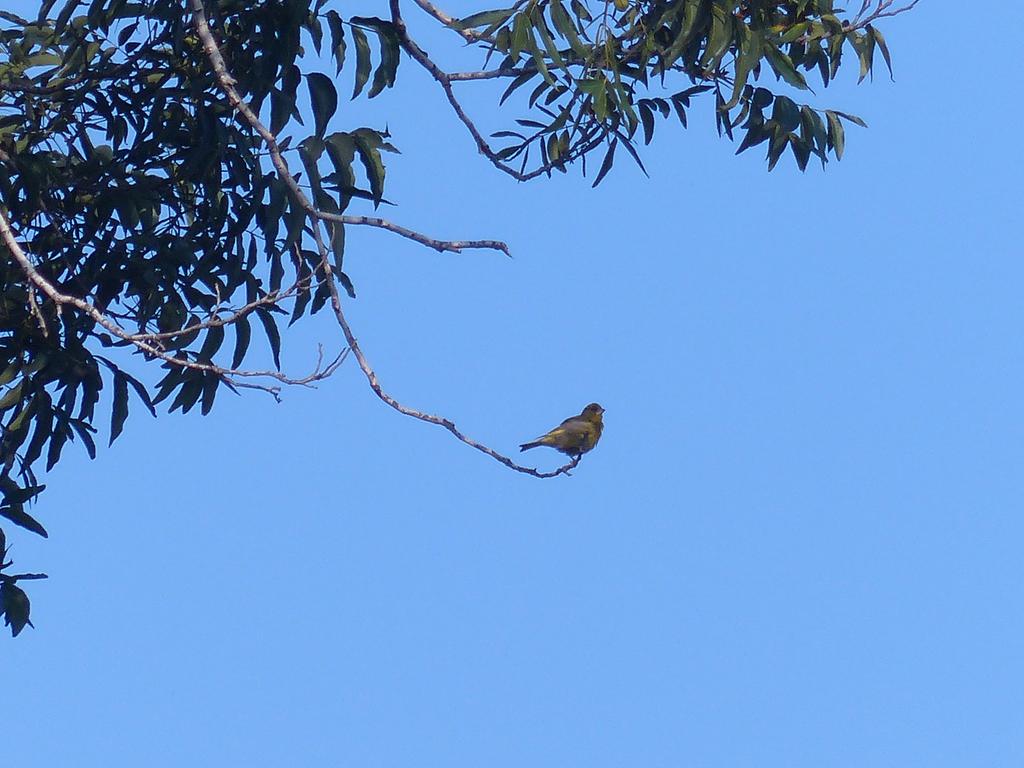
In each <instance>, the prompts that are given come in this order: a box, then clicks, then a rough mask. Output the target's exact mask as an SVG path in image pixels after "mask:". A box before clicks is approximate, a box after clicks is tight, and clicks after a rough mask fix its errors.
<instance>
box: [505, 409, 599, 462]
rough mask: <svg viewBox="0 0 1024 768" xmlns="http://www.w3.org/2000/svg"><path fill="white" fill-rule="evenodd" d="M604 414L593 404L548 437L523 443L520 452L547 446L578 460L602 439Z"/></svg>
mask: <svg viewBox="0 0 1024 768" xmlns="http://www.w3.org/2000/svg"><path fill="white" fill-rule="evenodd" d="M603 413H604V408H602V407H601V406H600V405H598V404H597V403H591V404H590V405H588V406H587V407H586V408H584V409H583V411H582V412H581V413H580V414H579V415H578V416H571V417H569V418H568V419H566V420H565V421H563V422H562V423H561V424H559V425H558V426H557V427H555V428H554V429H552V430H551V431H550V432H548V433H547V434H546V435H541V436H540V437H538V438H537V439H536V440H533V441H531V442H529V443H523V444H522V445H520V446H519V450H520V451H528V450H530V449H531V448H538V447H540V446H542V445H546V446H548V447H550V448H554V449H555V450H556V451H561V452H562V453H564V454H566V455H568V456H572V457H574V458H576V459H578V458H579V457H580V456H582V455H583V454H584V453H586V452H587V451H589V450H590V449H592V448H593V447H594V446H595V445H597V441H598V440H600V439H601V430H602V429H603V428H604V423H603V422H602V420H601V415H602V414H603Z"/></svg>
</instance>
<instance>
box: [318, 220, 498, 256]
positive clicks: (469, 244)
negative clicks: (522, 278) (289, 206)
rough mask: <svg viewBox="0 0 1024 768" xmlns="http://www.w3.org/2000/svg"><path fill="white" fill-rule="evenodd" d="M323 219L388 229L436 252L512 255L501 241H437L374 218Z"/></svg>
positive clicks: (398, 225)
mask: <svg viewBox="0 0 1024 768" xmlns="http://www.w3.org/2000/svg"><path fill="white" fill-rule="evenodd" d="M321 218H323V219H324V220H326V221H340V222H341V223H343V224H355V225H357V226H365V227H378V228H380V229H386V230H388V231H389V232H394V233H395V234H396V235H401V236H402V237H405V238H408V239H409V240H415V241H416V242H417V243H420V244H421V245H425V246H427V247H429V248H433V249H434V250H435V251H441V252H444V251H451V252H453V253H462V250H463V249H464V248H487V249H490V250H494V251H501V252H502V253H504V254H505V255H506V256H511V255H512V254H511V252H510V251H509V249H508V245H506V244H505V243H503V242H502V241H500V240H435V239H433V238H432V237H427V236H426V235H422V234H420V233H419V232H414V231H413V230H411V229H408V228H406V227H403V226H401V225H400V224H395V223H393V222H390V221H388V220H387V219H379V218H376V217H374V216H348V215H342V216H338V215H336V214H334V215H332V214H328V213H323V214H321Z"/></svg>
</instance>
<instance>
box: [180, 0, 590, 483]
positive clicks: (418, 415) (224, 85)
mask: <svg viewBox="0 0 1024 768" xmlns="http://www.w3.org/2000/svg"><path fill="white" fill-rule="evenodd" d="M190 3H191V8H192V24H193V27H194V28H195V30H196V34H197V35H198V37H199V39H200V40H201V41H202V43H203V48H204V50H205V51H206V53H207V56H208V57H209V60H210V65H211V66H212V68H213V72H214V76H215V77H216V80H217V84H218V86H219V87H220V89H221V90H222V91H223V92H224V95H225V96H227V99H228V101H229V103H230V104H231V105H232V106H233V107H234V108H235V109H236V110H237V111H238V113H239V114H240V115H241V116H242V117H243V118H244V120H245V121H246V122H247V123H248V124H249V125H250V126H251V127H252V129H253V130H254V131H256V133H257V134H259V136H260V137H261V138H262V139H263V141H264V143H265V144H266V146H267V150H268V151H269V152H270V157H271V162H272V163H273V164H274V167H275V168H276V169H277V170H278V173H279V174H280V176H281V179H282V181H284V183H285V185H286V186H287V188H288V190H289V192H290V193H291V195H292V196H293V199H294V200H295V201H296V203H298V204H299V205H300V206H301V207H302V208H303V209H305V211H306V212H307V214H308V215H309V217H310V219H311V223H312V224H313V237H314V239H315V240H316V244H317V248H318V249H319V253H320V258H321V262H322V267H323V269H324V273H325V275H326V278H327V281H328V286H329V290H330V292H331V307H332V309H333V310H334V315H335V317H336V318H337V321H338V325H339V326H340V327H341V331H342V333H343V334H344V336H345V341H346V342H347V343H348V346H349V349H351V350H352V354H353V355H354V356H355V358H356V362H357V363H358V364H359V368H360V369H361V370H362V372H363V375H364V376H366V380H367V382H368V383H369V385H370V389H372V390H373V392H374V394H375V395H377V397H379V398H380V399H381V400H382V401H383V402H385V403H386V404H387V405H389V406H391V407H392V408H393V409H395V410H396V411H398V412H399V413H401V414H404V415H406V416H410V417H412V418H414V419H418V420H419V421H425V422H427V423H429V424H435V425H437V426H439V427H443V428H445V429H447V430H448V431H449V432H451V433H452V434H453V435H454V436H455V437H456V439H458V440H459V441H461V442H463V443H465V444H466V445H468V446H470V447H472V448H476V449H477V450H478V451H481V452H482V453H486V454H487V455H488V456H490V457H491V458H493V459H494V460H495V461H499V462H501V463H502V464H504V465H505V466H506V467H508V468H509V469H512V470H515V471H516V472H521V473H523V474H527V475H532V476H533V477H540V478H549V477H557V476H558V475H567V474H569V473H570V472H571V471H572V470H573V469H574V468H575V467H576V466H577V465H578V464H579V462H580V457H579V456H576V457H574V458H573V459H572V460H571V461H570V462H569V463H568V464H565V465H564V466H561V467H559V468H558V469H556V470H554V471H552V472H539V471H537V470H536V469H534V468H532V467H524V466H521V465H519V464H517V463H516V462H514V461H513V460H512V459H510V458H508V457H507V456H504V455H502V454H500V453H498V452H497V451H495V450H494V449H492V448H489V447H488V446H486V445H484V444H483V443H479V442H477V441H476V440H473V439H472V438H470V437H467V436H466V435H465V434H463V433H462V431H461V430H459V429H458V428H457V427H456V426H455V422H453V421H451V420H450V419H445V418H442V417H440V416H434V415H432V414H428V413H424V412H422V411H418V410H416V409H414V408H410V407H409V406H406V405H403V404H402V403H400V402H399V401H398V400H396V399H395V398H394V397H392V396H391V395H390V394H388V393H387V392H386V391H384V388H383V387H382V386H381V385H380V381H379V380H378V379H377V374H376V372H375V371H374V370H373V367H372V366H371V365H370V363H369V361H368V360H367V359H366V355H364V354H363V350H362V348H361V347H360V346H359V342H358V340H357V339H356V337H355V334H354V333H353V332H352V328H351V326H350V325H349V324H348V320H347V319H346V317H345V313H344V309H343V307H342V304H341V296H340V294H339V292H338V287H337V284H336V283H335V281H334V279H333V269H332V267H331V265H330V260H329V253H328V250H327V246H326V245H325V244H324V240H323V234H322V232H321V228H320V222H321V221H322V220H330V218H331V217H328V216H327V215H325V214H322V213H320V212H319V211H317V209H316V208H315V207H314V206H313V204H312V202H310V200H309V199H308V198H307V197H306V195H305V193H304V192H303V191H302V189H301V188H300V187H299V185H298V183H297V182H296V181H295V179H294V178H293V177H292V175H291V173H290V172H289V170H288V163H287V161H286V160H285V158H284V156H283V155H282V154H281V148H280V146H279V144H278V142H277V137H276V136H275V135H274V134H273V133H272V132H271V131H270V130H269V129H268V128H267V127H266V126H265V125H263V123H262V122H261V121H260V119H259V117H257V116H256V114H255V113H254V112H253V111H252V109H251V108H250V107H249V105H248V104H246V102H245V101H244V100H243V99H242V97H241V95H240V94H239V93H238V90H237V89H236V88H235V82H236V81H235V78H234V77H233V76H232V75H231V73H230V72H229V71H228V69H227V66H226V64H225V63H224V58H223V56H222V55H221V53H220V50H219V49H218V46H217V41H216V40H215V39H214V37H213V32H212V31H211V29H210V25H209V22H208V21H207V19H206V11H205V8H204V6H203V0H190ZM403 29H404V27H403ZM449 87H450V86H449ZM371 226H376V225H371ZM432 247H433V246H432ZM463 247H468V246H463ZM488 247H493V246H488Z"/></svg>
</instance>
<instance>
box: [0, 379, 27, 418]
mask: <svg viewBox="0 0 1024 768" xmlns="http://www.w3.org/2000/svg"><path fill="white" fill-rule="evenodd" d="M24 387H25V379H22V380H21V381H19V382H18V383H17V384H15V385H14V386H13V387H11V388H10V389H8V390H7V391H6V392H5V393H4V396H3V397H0V411H5V410H7V409H8V408H12V407H14V405H15V404H17V403H20V402H21V390H22V389H24Z"/></svg>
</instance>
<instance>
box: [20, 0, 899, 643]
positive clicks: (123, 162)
mask: <svg viewBox="0 0 1024 768" xmlns="http://www.w3.org/2000/svg"><path fill="white" fill-rule="evenodd" d="M391 1H392V18H391V19H390V20H388V19H382V18H378V17H373V16H355V15H353V16H345V15H343V14H342V13H341V11H340V10H337V9H334V8H326V6H327V5H328V2H327V0H263V1H261V2H256V3H254V2H247V1H245V0H206V1H205V2H204V3H203V4H202V7H203V9H204V10H205V15H206V17H207V18H208V19H209V23H210V26H211V28H212V31H213V34H214V36H215V38H216V40H217V45H218V46H219V49H220V54H221V55H222V56H223V59H224V61H225V62H226V65H227V70H228V71H229V72H230V73H231V77H232V78H233V79H234V81H235V85H234V87H235V89H236V90H237V92H238V94H239V96H240V97H241V99H242V100H243V101H244V102H245V104H247V105H248V106H249V107H250V108H251V109H252V110H253V112H254V113H256V114H257V115H259V116H260V117H261V119H262V121H263V123H264V124H266V125H267V126H269V130H270V132H271V133H272V134H273V139H274V142H275V146H276V147H279V148H280V150H281V152H282V153H283V154H287V155H288V157H289V162H290V167H291V168H292V169H299V168H301V171H299V172H298V173H296V175H295V177H294V178H287V177H282V176H281V173H282V168H281V166H280V165H278V164H275V163H274V162H273V158H271V157H269V156H268V155H267V153H266V152H265V150H264V146H265V143H266V138H267V137H266V136H265V135H261V134H260V132H259V131H258V130H257V128H256V127H255V126H254V125H252V124H250V122H248V121H246V120H240V119H239V118H238V113H237V111H236V108H235V105H233V104H232V103H231V102H229V101H228V100H227V99H226V98H225V92H224V90H223V89H222V87H220V84H219V83H218V80H217V76H216V73H215V71H214V68H213V67H212V66H211V59H210V54H209V51H207V50H204V46H203V43H202V41H201V40H200V37H199V35H198V34H197V31H196V28H195V27H194V25H193V20H192V11H193V10H194V8H192V2H193V0H145V1H141V2H125V0H91V2H89V3H86V2H84V0H64V1H63V2H61V3H60V5H59V7H58V2H57V0H45V1H44V2H43V3H42V7H41V9H40V12H39V16H38V18H37V19H35V20H27V19H21V18H19V17H18V16H16V15H14V14H12V13H10V12H7V11H0V213H2V214H3V216H4V218H5V219H6V220H7V221H9V222H10V225H11V228H12V229H13V230H14V231H15V232H16V233H17V238H18V241H19V242H20V243H22V244H24V246H25V250H26V251H27V252H28V253H29V254H30V258H31V268H28V267H25V265H24V264H23V263H20V262H18V261H17V259H16V258H15V256H16V253H15V252H14V251H12V250H11V249H10V248H8V246H7V245H5V244H3V242H2V241H0V255H2V256H3V258H2V259H0V517H2V518H3V519H4V520H6V521H8V522H10V523H12V524H14V525H15V526H19V527H21V528H25V529H27V530H29V531H32V532H34V533H36V534H39V535H41V536H46V535H47V533H46V530H45V528H44V527H43V526H42V525H41V524H40V523H39V521H38V520H36V519H35V517H33V516H32V515H31V514H29V512H28V511H26V507H27V506H28V505H30V504H31V503H32V502H33V501H34V500H35V498H36V497H37V496H38V495H39V493H40V492H41V491H42V490H43V488H44V486H43V485H42V484H40V483H39V481H38V478H37V471H38V468H39V467H40V466H43V467H45V469H46V470H47V471H49V470H50V469H52V468H53V467H54V466H55V465H56V464H57V463H58V462H59V461H60V459H61V456H62V455H63V451H64V449H65V447H66V446H67V444H69V443H73V442H79V443H81V445H82V446H83V447H84V448H85V450H86V451H87V453H88V454H89V455H90V456H91V457H95V455H96V450H97V447H96V442H97V436H98V433H99V429H98V426H97V423H99V424H100V425H103V424H104V423H106V424H109V427H108V430H109V437H108V440H109V442H111V443H112V442H113V441H114V440H115V439H117V437H118V436H119V435H121V434H122V433H123V430H124V428H125V425H126V422H127V419H128V416H129V413H130V410H132V409H139V407H140V406H141V409H142V410H145V411H147V412H149V413H151V414H153V415H155V414H156V407H157V406H158V405H160V404H161V403H167V404H168V407H169V410H170V411H181V412H182V413H188V412H190V411H192V410H193V409H195V408H197V407H198V410H199V411H200V412H201V413H203V414H206V413H208V412H209V411H210V410H211V409H212V407H213V405H214V403H215V401H216V397H217V395H218V393H219V392H221V391H222V389H223V388H224V387H227V388H229V389H236V388H237V386H238V385H239V384H240V383H241V381H242V379H241V378H240V377H244V376H246V375H252V373H253V372H251V371H246V370H243V369H242V367H243V366H244V365H246V363H247V361H249V360H251V358H252V357H253V352H252V341H253V335H254V332H253V329H254V328H255V329H256V336H257V338H258V339H261V340H262V342H263V343H264V344H265V346H266V348H267V349H268V350H269V352H270V355H271V356H272V358H273V360H274V365H275V370H278V371H279V370H280V355H281V346H282V335H281V323H282V321H284V320H285V319H286V318H287V323H288V324H291V323H295V322H297V321H298V320H300V319H301V318H303V317H304V316H306V315H307V314H314V313H316V312H318V311H320V310H321V309H322V308H323V307H324V306H326V305H327V303H328V302H329V301H330V299H331V294H332V290H333V286H332V285H331V284H330V282H329V278H328V277H327V276H326V273H327V271H328V270H327V269H326V267H325V266H324V263H325V262H323V261H322V260H321V257H320V255H319V253H318V252H317V251H316V250H314V248H313V242H314V238H313V229H312V228H311V226H310V219H309V213H310V211H309V210H307V209H306V208H304V207H303V205H302V203H301V202H300V201H299V200H297V199H296V195H295V194H294V189H295V188H294V184H295V183H301V184H302V186H303V187H304V188H305V189H306V190H308V197H309V198H310V199H311V200H312V204H313V206H315V208H316V209H317V215H319V216H321V217H322V218H323V219H324V222H323V223H324V224H325V225H326V226H327V231H328V235H329V243H328V245H329V247H330V248H331V250H332V255H333V263H332V264H331V267H332V270H333V272H332V274H333V276H334V277H333V278H330V279H337V281H338V285H340V286H341V288H342V289H344V290H345V291H346V292H347V293H348V295H349V296H352V297H354V296H355V289H354V286H353V283H352V280H351V279H350V277H349V276H348V274H346V272H345V271H344V266H345V262H344V250H345V227H346V226H347V225H348V224H349V223H350V221H351V218H352V217H349V218H346V216H345V214H346V212H348V211H349V209H350V207H351V206H353V205H354V204H358V205H370V204H372V206H373V208H377V207H379V206H380V205H381V204H383V203H387V202H388V201H387V200H386V198H385V181H386V167H385V163H384V156H385V154H386V153H393V152H396V151H397V150H396V149H395V147H394V146H392V145H391V144H390V143H389V141H388V139H389V138H390V137H389V135H388V133H387V131H386V130H380V129H376V128H372V127H366V126H345V127H343V128H342V127H339V126H338V125H337V124H338V122H339V115H338V111H339V103H340V101H341V98H342V96H341V95H340V94H339V87H340V88H341V89H342V92H343V93H345V94H348V93H349V88H350V87H351V98H352V99H357V98H360V97H361V96H364V95H365V96H366V97H367V98H375V97H377V96H379V95H381V94H382V93H384V92H385V91H386V90H387V89H389V88H391V87H392V86H394V85H395V82H396V77H397V73H398V69H399V63H400V60H401V58H402V55H403V51H404V52H405V53H408V54H409V55H410V57H411V58H413V59H414V60H416V61H417V62H419V63H420V64H422V65H424V66H426V67H427V68H428V70H429V71H430V72H431V74H432V75H433V76H434V78H435V79H436V80H438V82H440V83H441V84H442V86H443V87H444V89H445V95H446V96H447V98H448V100H449V101H450V102H451V104H452V106H453V107H454V108H455V109H456V112H457V114H459V115H460V119H462V120H463V122H464V123H465V124H466V125H467V127H469V128H470V130H471V133H473V132H475V130H476V129H475V126H473V124H472V122H471V121H470V119H469V118H468V117H466V116H465V115H464V113H462V112H461V107H460V106H458V104H457V101H456V97H455V96H454V93H453V91H452V90H451V89H452V85H453V82H454V81H455V80H456V78H455V76H453V75H448V74H446V73H443V72H441V71H440V69H439V68H437V67H436V65H434V64H432V62H431V61H430V60H429V59H427V58H426V54H424V53H423V52H422V50H420V49H418V46H416V45H415V43H414V42H413V41H412V40H411V38H409V36H408V32H407V30H406V28H405V25H404V21H402V20H401V19H400V17H399V15H398V10H397V9H398V2H399V0H391ZM339 5H340V4H339ZM867 5H868V3H864V6H863V7H862V8H861V13H863V11H864V8H866V7H867ZM435 18H437V19H438V20H439V21H441V22H442V23H446V24H448V25H450V26H452V27H453V28H455V29H456V30H457V31H459V33H460V34H461V35H462V36H463V37H464V38H466V39H467V40H468V41H470V42H473V43H476V44H478V45H479V46H481V47H482V48H483V50H484V52H485V67H486V66H488V65H491V64H492V63H493V64H494V65H496V69H492V70H487V71H484V72H480V73H476V75H474V74H473V73H470V74H469V75H468V76H467V77H465V78H462V79H477V76H479V78H480V79H498V80H499V82H501V81H505V84H504V89H503V93H502V94H501V96H500V100H499V101H500V103H504V102H506V101H507V100H509V99H510V98H512V97H513V96H514V95H516V94H519V95H520V96H525V102H526V106H527V108H528V109H529V110H530V113H529V116H528V117H524V118H521V119H519V120H517V121H516V126H515V127H514V129H505V130H501V131H498V132H497V133H495V134H494V136H495V137H496V138H500V139H506V140H509V143H507V145H506V146H504V147H502V148H500V149H498V150H496V151H494V150H491V149H490V147H489V145H487V144H486V143H485V142H484V140H483V139H482V137H479V136H477V135H476V134H475V133H474V137H475V138H477V140H478V145H480V148H481V151H484V154H485V155H487V156H488V157H489V158H490V159H491V160H492V162H495V164H496V165H498V167H501V168H503V170H507V169H508V168H507V167H506V166H505V165H504V164H505V163H508V162H516V163H518V164H519V167H520V168H521V171H520V173H521V176H522V177H523V178H527V177H529V176H532V175H538V174H542V173H548V174H549V173H551V172H552V171H554V170H558V171H563V172H564V171H565V170H566V169H567V168H568V166H569V165H570V164H572V163H574V162H576V161H578V160H581V161H582V165H583V167H584V170H585V169H586V160H587V158H588V156H589V155H590V154H591V153H592V152H595V151H600V152H601V158H602V159H601V162H600V164H599V166H598V170H597V172H596V174H595V178H594V184H597V183H600V182H601V181H602V180H603V179H605V178H606V177H607V174H608V173H609V172H610V170H611V168H612V167H613V164H614V161H615V158H616V150H617V148H618V147H620V146H621V147H623V148H624V151H625V152H626V153H627V154H629V155H630V156H631V157H632V158H633V159H634V160H635V161H636V162H637V163H640V164H641V167H642V161H641V158H640V147H638V144H639V142H640V140H642V141H643V143H644V144H648V143H650V142H651V141H652V140H653V137H654V135H655V132H656V130H657V126H658V125H659V123H660V121H664V120H666V119H669V120H671V119H674V120H677V121H678V122H679V123H680V124H681V125H682V126H683V127H686V126H687V124H688V120H689V117H688V115H689V112H690V109H691V106H692V104H693V102H694V100H696V99H700V98H702V97H704V95H705V94H709V95H711V94H713V96H714V114H715V119H716V123H717V128H718V131H719V133H720V134H722V135H725V136H727V137H728V138H730V139H732V138H734V136H735V135H736V134H739V146H738V149H737V151H738V152H742V151H744V150H747V149H750V148H752V147H755V146H759V145H761V144H766V145H767V161H768V167H769V169H770V168H773V167H774V166H775V165H776V164H777V163H778V161H779V160H780V158H781V157H782V155H783V154H784V153H785V152H786V149H787V148H788V149H789V151H790V154H791V155H792V156H793V158H794V159H795V161H796V163H797V165H798V166H799V167H800V168H801V169H804V168H805V167H806V166H807V164H808V162H809V160H810V158H811V157H812V156H814V157H816V158H818V159H819V160H820V162H821V163H822V165H824V164H825V163H826V161H827V160H828V159H829V155H831V156H833V157H835V158H837V159H838V158H841V157H842V155H843V152H844V148H845V125H844V124H846V123H854V124H857V125H863V122H862V121H861V120H860V119H859V118H857V117H854V116H853V115H849V114H846V113H845V112H841V111H838V110H834V109H819V108H817V107H814V106H812V105H810V104H807V103H803V102H801V101H800V100H799V99H797V98H795V97H796V96H797V95H798V94H805V93H811V84H810V82H809V81H811V80H813V81H815V82H817V83H820V84H821V85H822V86H827V85H828V84H829V83H830V82H831V81H832V80H833V79H834V78H835V77H836V75H837V74H838V72H839V69H840V64H841V61H842V57H843V56H844V54H848V53H849V52H850V51H852V52H853V54H854V55H855V56H856V60H857V62H858V65H859V77H860V79H861V80H863V79H864V78H865V77H867V76H869V75H871V74H872V72H873V66H874V63H875V54H876V52H880V53H881V55H882V58H883V59H884V61H885V64H886V66H887V67H890V71H891V58H890V54H889V50H888V48H887V46H886V42H885V39H884V38H883V37H882V35H881V33H880V32H879V31H878V30H877V29H876V28H875V27H873V26H872V25H871V24H869V23H861V20H860V16H859V15H858V17H856V18H855V19H854V20H853V21H851V20H849V19H844V13H843V10H842V9H840V8H836V7H834V3H833V2H832V0H789V1H788V2H772V3H767V2H760V0H745V1H742V2H741V1H735V0H734V1H729V0H639V1H637V2H634V1H633V0H614V3H610V2H602V3H597V2H593V3H588V2H587V1H586V0H517V2H516V3H515V4H514V5H512V6H511V7H509V8H505V9H499V10H493V11H484V12H482V13H477V14H474V15H472V16H469V17H467V18H464V19H462V20H461V21H452V20H451V19H448V18H447V17H445V16H443V15H438V16H436V17H435ZM324 65H327V68H328V71H321V69H320V67H322V66H324ZM330 69H333V70H334V71H333V72H331V71H329V70H330ZM342 82H343V83H344V85H341V83H342ZM527 86H529V89H528V91H527V88H526V87H527ZM783 91H786V92H785V93H784V92H783ZM527 92H528V95H527ZM310 118H311V119H310ZM531 157H532V158H533V161H534V165H533V166H530V161H531ZM528 167H532V168H533V170H532V171H531V172H530V174H526V173H525V171H526V169H527V168H528ZM377 221H379V220H377ZM364 223H365V222H364ZM395 229H396V228H394V227H392V230H393V231H394V230H395ZM397 229H399V230H401V229H402V228H400V227H399V228H397ZM411 234H412V236H413V239H418V240H419V241H420V242H427V243H429V242H430V241H429V239H427V238H424V237H423V236H418V235H416V233H411ZM409 235H410V233H409V232H408V231H406V232H405V235H404V236H409ZM481 242H483V241H481ZM490 242H493V241H490ZM433 245H434V247H437V244H436V243H434V244H433ZM462 245H464V244H462ZM487 247H493V246H487ZM456 250H457V249H456ZM31 270H34V271H35V272H36V273H37V275H38V276H39V277H40V278H41V279H42V280H44V281H45V282H46V283H47V284H48V285H50V286H52V287H53V289H54V290H55V291H57V292H59V293H60V294H62V295H64V296H70V297H72V298H73V299H74V301H75V302H78V303H68V302H58V301H57V300H56V299H55V298H54V296H53V295H52V294H51V293H46V292H45V291H40V290H39V287H38V286H39V284H38V283H35V282H33V281H32V280H31V279H29V278H30V274H29V273H30V271H31ZM90 309H91V310H93V311H89V310H90ZM126 336H127V338H126ZM144 362H145V363H153V364H154V365H155V366H159V367H160V368H161V370H162V377H161V378H160V379H159V381H157V382H156V383H155V384H150V383H146V382H144V381H142V380H140V379H139V378H136V375H134V374H133V373H131V372H129V370H128V368H129V367H132V369H133V370H135V369H136V368H139V367H143V366H140V365H138V364H139V363H144ZM146 367H147V368H152V367H153V366H146ZM267 375H271V376H273V375H274V372H273V371H270V372H267ZM556 474H557V473H556ZM5 542H6V540H5V538H4V537H3V531H2V530H0V553H2V556H0V612H2V613H3V614H4V618H5V622H6V625H7V626H10V627H11V630H12V632H13V633H14V634H15V635H17V634H18V633H19V632H20V631H21V630H22V629H23V628H24V627H25V626H26V625H28V626H31V624H30V622H29V609H30V605H29V601H28V597H27V595H26V594H25V592H24V591H23V590H22V589H21V588H20V587H19V586H18V585H17V583H18V582H19V581H22V580H25V579H28V578H39V577H40V576H39V575H36V574H20V575H9V574H6V573H5V571H6V569H8V568H9V566H10V565H11V564H10V563H9V562H6V560H5V556H6V552H7V550H6V543H5Z"/></svg>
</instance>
